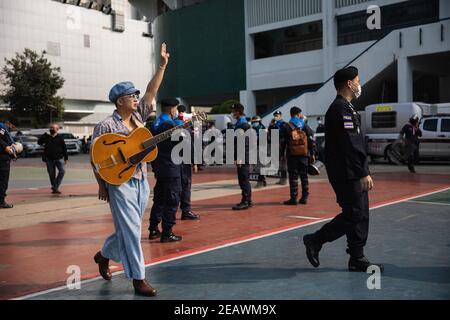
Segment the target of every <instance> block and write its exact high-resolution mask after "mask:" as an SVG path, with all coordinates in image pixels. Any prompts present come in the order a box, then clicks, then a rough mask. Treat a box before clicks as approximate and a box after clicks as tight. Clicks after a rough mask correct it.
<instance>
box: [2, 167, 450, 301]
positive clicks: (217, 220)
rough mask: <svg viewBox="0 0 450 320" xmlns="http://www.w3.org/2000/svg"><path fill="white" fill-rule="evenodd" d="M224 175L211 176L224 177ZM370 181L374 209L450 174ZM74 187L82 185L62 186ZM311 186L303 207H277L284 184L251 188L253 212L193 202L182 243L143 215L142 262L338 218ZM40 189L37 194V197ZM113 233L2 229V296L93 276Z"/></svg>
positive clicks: (325, 195) (90, 224)
mask: <svg viewBox="0 0 450 320" xmlns="http://www.w3.org/2000/svg"><path fill="white" fill-rule="evenodd" d="M228 174H229V173H228ZM201 176H202V175H199V176H196V177H197V178H194V183H199V180H198V179H199V178H198V177H201ZM225 176H226V175H224V176H220V177H215V178H214V179H215V180H225V179H226V178H224V177H225ZM204 177H205V179H206V181H214V179H213V178H212V177H208V175H206V174H205V175H204ZM228 178H229V177H228ZM374 180H375V189H374V191H373V192H371V196H370V202H371V207H373V206H377V205H381V204H385V203H389V202H392V201H399V200H402V199H405V198H408V197H413V196H419V195H422V194H425V193H429V192H433V191H438V190H441V189H444V188H448V187H450V175H421V174H418V175H408V174H403V173H402V174H400V173H389V174H377V175H375V176H374ZM72 187H73V188H78V187H79V186H70V187H66V188H72ZM310 189H311V196H310V202H309V204H308V205H307V206H297V207H286V206H283V205H282V204H281V202H282V201H284V200H286V199H287V198H288V197H289V188H288V187H283V188H279V189H271V190H264V189H262V190H259V191H254V197H253V198H254V202H255V207H254V208H252V209H251V210H248V211H242V212H233V211H232V210H231V209H230V208H231V206H232V205H234V204H236V203H237V202H238V201H239V200H240V196H239V195H233V196H226V197H219V198H214V199H209V200H204V201H194V203H193V209H194V211H195V212H197V213H199V214H201V220H200V221H179V222H178V224H177V225H176V226H175V228H174V232H175V233H176V234H179V235H182V236H183V241H182V242H179V243H173V244H160V243H159V242H158V241H149V240H148V239H147V236H148V233H147V230H146V229H147V227H148V221H147V220H148V215H149V214H148V210H147V214H146V216H145V220H144V223H143V233H142V245H143V250H144V255H145V260H146V263H147V264H148V263H152V262H157V261H163V260H166V259H170V258H173V257H177V256H183V255H186V254H189V253H193V252H197V251H201V250H204V249H208V248H214V247H217V246H220V245H223V244H227V243H232V242H235V241H239V240H243V239H248V238H252V237H255V236H257V235H263V234H269V233H272V232H275V231H280V230H285V229H288V228H291V227H295V226H299V225H302V224H305V223H311V222H312V221H316V220H313V219H308V218H320V219H326V218H331V217H333V216H334V215H336V214H337V213H338V211H339V208H338V206H337V204H336V202H335V196H334V193H333V192H332V189H331V187H330V185H329V184H328V182H325V181H318V182H314V183H312V184H311V187H310ZM82 190H83V192H86V193H91V194H92V193H95V192H96V189H95V185H94V186H89V188H88V187H83V188H82ZM42 192H43V191H42V190H37V191H36V193H37V194H38V193H42ZM45 192H47V190H46V191H45ZM45 192H43V193H45ZM37 194H36V196H37V197H38V195H37ZM20 196H21V194H20V193H18V194H13V195H12V196H11V198H13V197H18V198H17V199H19V197H20ZM27 197H29V194H28V195H27ZM300 216H302V217H300ZM112 231H113V224H112V219H111V217H110V216H108V215H105V216H101V217H90V218H83V219H77V218H76V217H73V219H72V220H68V221H60V222H53V223H41V224H37V225H33V226H29V227H24V228H16V229H10V230H3V231H0V261H1V263H0V298H1V299H9V298H14V297H19V296H23V295H26V294H29V293H34V292H38V291H42V290H46V289H50V288H54V287H57V286H60V285H64V284H65V282H66V279H67V277H68V274H66V270H67V267H68V266H70V265H78V266H80V268H81V272H82V276H83V279H89V278H94V277H97V276H98V273H97V272H98V269H97V265H96V264H95V263H94V262H93V259H92V258H93V256H94V254H95V253H96V252H97V251H98V250H100V248H101V246H102V244H103V241H104V240H105V238H106V237H107V236H108V235H109V234H110V233H111V232H112ZM117 266H118V268H117V269H114V270H113V271H119V270H121V265H120V264H118V265H117Z"/></svg>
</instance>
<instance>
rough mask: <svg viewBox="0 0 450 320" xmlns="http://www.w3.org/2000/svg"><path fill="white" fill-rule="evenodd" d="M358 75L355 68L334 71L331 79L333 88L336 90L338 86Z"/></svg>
mask: <svg viewBox="0 0 450 320" xmlns="http://www.w3.org/2000/svg"><path fill="white" fill-rule="evenodd" d="M358 73H359V71H358V69H357V68H355V67H347V68H344V69H341V70H338V71H336V73H335V74H334V77H333V80H334V86H335V87H336V88H338V87H339V85H340V84H342V83H346V82H347V81H349V80H353V79H355V78H356V77H357V76H358Z"/></svg>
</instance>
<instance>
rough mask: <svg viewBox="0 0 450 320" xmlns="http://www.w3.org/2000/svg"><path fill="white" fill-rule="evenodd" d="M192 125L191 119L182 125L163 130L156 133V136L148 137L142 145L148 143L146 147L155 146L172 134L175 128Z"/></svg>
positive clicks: (184, 127) (185, 127)
mask: <svg viewBox="0 0 450 320" xmlns="http://www.w3.org/2000/svg"><path fill="white" fill-rule="evenodd" d="M192 125H193V123H192V121H189V122H186V123H183V124H182V125H180V126H178V127H175V128H172V129H170V130H167V131H165V132H163V133H161V134H158V135H157V136H155V137H153V138H152V139H150V140H149V141H147V143H145V144H144V145H147V144H148V145H149V146H148V147H152V146H155V145H157V144H158V143H160V142H163V141H164V140H167V139H169V138H170V137H171V136H172V133H174V132H175V131H176V130H179V129H187V128H189V127H191V126H192ZM146 148H147V146H146Z"/></svg>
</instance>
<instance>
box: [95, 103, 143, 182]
mask: <svg viewBox="0 0 450 320" xmlns="http://www.w3.org/2000/svg"><path fill="white" fill-rule="evenodd" d="M151 113H152V106H149V105H148V104H147V103H145V100H144V99H143V98H142V99H141V100H140V101H139V105H138V109H137V111H136V112H133V113H132V114H131V118H132V119H133V120H134V123H136V124H137V125H144V124H145V122H146V121H147V120H148V118H150V115H151ZM105 133H117V134H122V135H125V136H127V135H129V134H130V130H129V129H128V128H127V127H126V126H125V124H124V123H123V119H122V117H121V116H120V114H119V113H118V112H117V110H114V112H113V114H112V115H110V116H109V117H107V118H106V119H105V120H103V121H101V122H99V123H98V124H97V125H96V126H95V128H94V133H93V134H92V141H94V140H95V138H97V137H99V136H101V135H103V134H105ZM143 177H147V165H143V164H142V163H140V164H139V165H138V167H137V170H136V172H135V173H134V176H133V178H136V179H138V180H141V179H142V178H143Z"/></svg>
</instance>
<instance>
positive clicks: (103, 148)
mask: <svg viewBox="0 0 450 320" xmlns="http://www.w3.org/2000/svg"><path fill="white" fill-rule="evenodd" d="M205 119H206V116H205V115H204V114H201V113H200V114H195V115H193V116H192V120H190V121H188V122H185V123H184V124H182V125H180V126H177V127H174V128H172V129H170V130H167V131H165V132H163V133H161V134H159V135H157V136H153V135H152V134H151V132H150V131H149V130H148V129H147V128H137V129H135V130H133V131H132V132H131V133H130V134H129V135H128V136H125V135H121V134H116V133H107V134H103V135H101V136H99V137H98V138H96V139H95V140H94V141H93V143H92V148H91V163H92V165H93V167H94V169H95V171H96V172H97V173H98V174H99V175H100V177H101V178H102V179H103V180H104V181H106V182H107V183H109V184H112V185H116V186H118V185H121V184H123V183H125V182H127V181H128V180H130V179H131V177H133V175H134V173H135V172H136V168H137V166H138V164H139V163H141V162H152V161H154V160H155V159H156V157H157V156H158V146H157V145H158V143H160V142H162V141H164V140H167V139H169V138H171V136H172V133H174V132H175V131H176V130H178V129H187V128H189V127H191V126H192V125H193V122H196V121H204V120H205Z"/></svg>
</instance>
